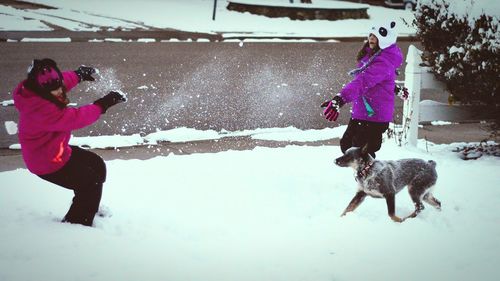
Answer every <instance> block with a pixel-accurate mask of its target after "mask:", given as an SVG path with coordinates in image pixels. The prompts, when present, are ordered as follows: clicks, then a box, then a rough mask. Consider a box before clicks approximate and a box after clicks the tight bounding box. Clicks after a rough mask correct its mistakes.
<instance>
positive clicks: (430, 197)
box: [423, 192, 441, 210]
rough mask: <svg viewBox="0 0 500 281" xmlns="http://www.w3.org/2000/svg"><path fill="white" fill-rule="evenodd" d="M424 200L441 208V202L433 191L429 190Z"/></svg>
mask: <svg viewBox="0 0 500 281" xmlns="http://www.w3.org/2000/svg"><path fill="white" fill-rule="evenodd" d="M423 200H424V201H425V202H427V203H429V205H432V206H434V207H435V208H436V209H438V210H441V202H439V200H437V199H436V198H435V197H434V196H433V195H432V193H430V192H428V193H427V194H425V195H424V198H423Z"/></svg>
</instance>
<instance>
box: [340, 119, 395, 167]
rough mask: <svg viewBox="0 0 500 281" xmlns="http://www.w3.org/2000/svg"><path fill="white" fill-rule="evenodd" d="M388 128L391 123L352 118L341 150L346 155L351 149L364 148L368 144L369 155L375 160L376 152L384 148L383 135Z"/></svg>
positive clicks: (342, 140) (343, 137) (342, 141)
mask: <svg viewBox="0 0 500 281" xmlns="http://www.w3.org/2000/svg"><path fill="white" fill-rule="evenodd" d="M388 128H389V122H387V123H379V122H370V121H364V120H356V119H352V118H351V120H350V121H349V125H347V130H346V131H345V133H344V135H343V136H342V139H340V149H341V150H342V153H345V151H346V150H348V149H349V148H351V147H363V146H364V145H365V144H368V153H370V155H371V156H372V157H373V158H375V152H377V151H379V150H380V147H381V146H382V134H383V133H384V132H385V131H386V130H387V129H388Z"/></svg>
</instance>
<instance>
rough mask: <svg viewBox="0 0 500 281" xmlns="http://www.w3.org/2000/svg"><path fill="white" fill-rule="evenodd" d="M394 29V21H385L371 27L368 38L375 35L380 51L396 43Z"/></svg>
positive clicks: (396, 34) (396, 35) (396, 36)
mask: <svg viewBox="0 0 500 281" xmlns="http://www.w3.org/2000/svg"><path fill="white" fill-rule="evenodd" d="M395 27H396V22H395V21H391V20H387V21H384V22H379V23H377V24H375V25H373V26H372V27H371V29H370V32H369V33H368V37H370V34H373V35H375V36H376V37H377V39H378V46H379V47H380V49H385V48H387V47H389V46H391V45H392V44H394V43H396V39H397V38H398V33H397V32H396V28H395Z"/></svg>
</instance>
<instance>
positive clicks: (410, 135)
mask: <svg viewBox="0 0 500 281" xmlns="http://www.w3.org/2000/svg"><path fill="white" fill-rule="evenodd" d="M421 55H422V51H420V50H419V49H417V48H416V47H415V46H414V45H410V47H408V55H407V56H406V68H405V87H406V88H407V89H408V93H409V97H408V99H407V100H406V101H405V102H404V105H403V128H406V129H407V134H406V136H405V137H406V142H407V143H408V144H410V145H412V146H416V145H417V139H418V124H419V121H420V91H421V90H423V89H438V90H445V85H444V83H443V82H441V81H438V80H436V79H435V78H434V75H433V74H432V73H431V72H430V67H425V66H421V64H422V58H421Z"/></svg>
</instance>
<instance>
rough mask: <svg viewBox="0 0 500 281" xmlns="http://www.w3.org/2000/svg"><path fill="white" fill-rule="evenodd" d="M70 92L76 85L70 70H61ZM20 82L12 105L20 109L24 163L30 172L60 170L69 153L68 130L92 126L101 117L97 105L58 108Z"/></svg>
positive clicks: (69, 131)
mask: <svg viewBox="0 0 500 281" xmlns="http://www.w3.org/2000/svg"><path fill="white" fill-rule="evenodd" d="M63 79H64V85H65V86H66V89H67V91H68V92H69V91H70V90H71V89H72V88H74V87H75V86H76V85H77V84H78V81H79V79H78V76H77V75H76V73H75V72H73V71H67V72H64V73H63ZM24 82H25V81H23V82H21V83H20V84H19V85H18V86H17V87H16V89H15V90H14V94H13V95H14V105H15V106H16V108H17V110H18V111H19V124H18V128H19V143H20V144H21V150H22V155H23V159H24V163H26V166H27V168H28V170H30V172H32V173H33V174H36V175H45V174H50V173H53V172H56V171H57V170H59V169H61V168H62V167H63V166H64V165H65V164H66V163H67V162H68V160H69V158H70V156H71V148H70V147H69V145H68V142H69V139H70V137H71V131H72V130H76V129H80V128H83V127H86V126H89V125H91V124H92V123H94V122H95V121H97V119H99V117H100V116H101V108H100V107H99V106H98V105H94V104H89V105H85V106H82V107H79V108H67V107H65V108H59V107H58V106H57V105H55V104H54V103H52V102H50V101H48V100H46V99H44V98H42V97H40V96H39V95H37V94H36V93H34V92H33V91H31V90H29V89H27V88H26V87H24Z"/></svg>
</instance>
